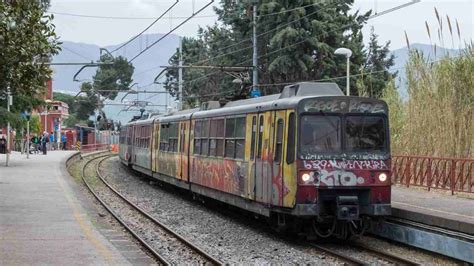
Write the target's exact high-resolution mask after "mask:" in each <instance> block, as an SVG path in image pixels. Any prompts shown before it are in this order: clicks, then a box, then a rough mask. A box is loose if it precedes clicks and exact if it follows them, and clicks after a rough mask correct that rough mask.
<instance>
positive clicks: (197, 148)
mask: <svg viewBox="0 0 474 266" xmlns="http://www.w3.org/2000/svg"><path fill="white" fill-rule="evenodd" d="M200 153H201V121H195V122H194V154H200Z"/></svg>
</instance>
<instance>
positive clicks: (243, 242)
mask: <svg viewBox="0 0 474 266" xmlns="http://www.w3.org/2000/svg"><path fill="white" fill-rule="evenodd" d="M101 173H102V175H103V176H104V178H106V180H107V181H108V182H109V183H110V184H111V185H112V186H113V187H114V188H116V189H117V190H118V191H120V192H121V193H123V194H124V195H125V196H126V197H127V198H128V199H130V200H131V201H132V202H134V203H135V204H137V205H138V206H140V207H141V208H142V209H144V210H145V211H146V212H148V213H149V214H151V215H152V216H153V217H155V218H156V219H158V220H159V221H161V222H162V223H164V224H166V225H167V226H169V227H170V228H172V229H173V230H175V231H177V232H179V233H180V234H181V235H182V236H183V237H185V238H186V239H188V240H190V241H191V242H193V243H194V244H196V245H197V246H199V247H201V249H203V250H204V251H206V252H208V253H210V254H212V255H213V256H214V257H217V258H219V259H220V260H221V261H223V262H225V263H230V264H259V265H260V264H288V263H289V264H308V263H310V264H343V261H341V260H338V259H336V258H334V257H331V256H330V255H327V254H324V253H323V252H320V251H319V250H316V249H314V248H312V247H311V246H309V245H306V244H304V241H300V240H298V239H297V237H292V238H291V239H289V240H288V239H287V238H286V237H282V236H280V235H278V234H276V233H274V232H273V231H271V229H270V228H269V227H268V226H267V225H266V223H265V222H264V221H262V220H261V219H253V218H251V217H243V216H244V215H242V213H238V212H237V213H236V211H235V210H233V209H229V208H228V207H226V206H225V205H223V206H222V205H221V207H220V208H223V209H224V211H216V209H217V208H216V206H214V205H215V204H212V207H209V206H206V204H205V205H203V204H200V203H199V202H198V201H193V200H192V199H191V196H190V195H189V193H187V192H186V191H183V190H179V189H177V188H172V187H171V186H166V185H165V186H164V187H161V183H160V182H156V181H151V180H150V179H148V178H143V177H138V175H137V174H135V173H133V172H131V171H130V170H129V169H127V167H125V166H124V165H122V164H121V163H120V161H119V159H118V157H113V158H110V159H107V160H106V161H104V162H103V164H102V167H101ZM362 241H364V239H362ZM364 242H365V241H364ZM377 246H378V248H380V249H385V250H387V249H394V250H396V251H397V252H396V253H399V252H400V251H401V252H403V250H405V252H403V253H402V254H404V255H406V258H409V259H413V261H416V262H419V263H427V264H433V263H453V262H452V261H446V260H444V259H440V258H438V257H436V256H431V255H429V254H426V253H424V252H420V251H418V250H416V251H414V250H410V248H407V247H400V246H395V247H394V246H393V244H391V243H389V242H386V241H381V240H377ZM350 250H351V249H349V248H348V249H345V252H351V251H350ZM407 251H409V252H407ZM351 253H352V252H351ZM353 253H354V257H359V258H360V259H365V261H371V263H375V264H386V263H385V262H381V261H379V260H377V259H376V258H373V259H367V256H366V255H364V254H359V252H353ZM396 253H395V254H396Z"/></svg>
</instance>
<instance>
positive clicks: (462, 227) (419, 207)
mask: <svg viewBox="0 0 474 266" xmlns="http://www.w3.org/2000/svg"><path fill="white" fill-rule="evenodd" d="M392 215H393V216H394V217H397V218H402V219H407V220H411V221H415V222H419V223H424V224H428V225H433V226H437V227H442V228H445V229H449V230H453V231H458V232H462V233H466V234H470V235H474V195H468V194H462V193H459V194H456V195H451V194H450V192H446V191H428V190H427V189H426V188H418V187H410V188H406V187H401V186H392Z"/></svg>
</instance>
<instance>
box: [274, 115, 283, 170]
mask: <svg viewBox="0 0 474 266" xmlns="http://www.w3.org/2000/svg"><path fill="white" fill-rule="evenodd" d="M282 148H283V119H278V122H277V132H276V141H275V159H274V162H276V163H279V162H280V161H281V155H282V152H283V151H282Z"/></svg>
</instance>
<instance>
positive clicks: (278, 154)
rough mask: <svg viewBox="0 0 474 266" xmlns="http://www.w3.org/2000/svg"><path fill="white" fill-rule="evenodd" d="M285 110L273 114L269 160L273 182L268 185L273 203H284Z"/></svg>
mask: <svg viewBox="0 0 474 266" xmlns="http://www.w3.org/2000/svg"><path fill="white" fill-rule="evenodd" d="M285 115H286V111H285V110H280V111H275V112H274V116H273V127H272V131H273V132H272V133H273V134H272V135H271V139H272V143H271V146H270V152H269V157H270V158H268V159H269V162H271V164H272V167H271V169H272V171H271V172H272V174H271V177H272V182H271V185H270V186H268V188H269V190H270V193H271V203H272V205H278V206H280V205H282V204H283V197H284V189H283V188H284V184H283V173H284V169H283V165H284V164H283V162H282V161H283V147H284V142H285V141H284V140H285V139H286V136H285V130H284V129H285Z"/></svg>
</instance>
